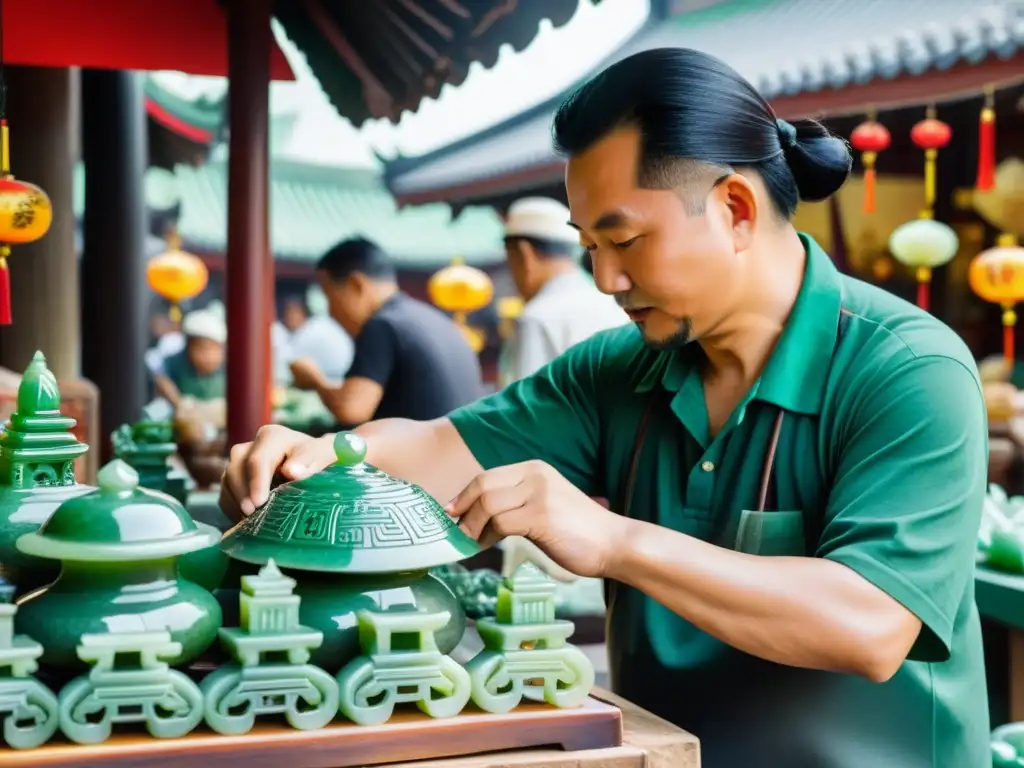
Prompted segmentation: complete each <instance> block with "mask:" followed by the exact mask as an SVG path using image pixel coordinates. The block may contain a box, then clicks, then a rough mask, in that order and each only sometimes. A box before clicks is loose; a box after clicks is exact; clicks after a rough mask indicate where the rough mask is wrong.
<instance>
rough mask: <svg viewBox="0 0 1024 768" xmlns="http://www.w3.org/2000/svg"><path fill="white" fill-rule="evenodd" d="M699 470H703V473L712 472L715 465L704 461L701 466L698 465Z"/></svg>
mask: <svg viewBox="0 0 1024 768" xmlns="http://www.w3.org/2000/svg"><path fill="white" fill-rule="evenodd" d="M700 468H701V469H703V470H704V471H705V472H712V471H714V469H715V463H714V462H713V461H705V462H704V463H703V464H701V465H700Z"/></svg>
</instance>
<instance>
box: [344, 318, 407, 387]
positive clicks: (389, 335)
mask: <svg viewBox="0 0 1024 768" xmlns="http://www.w3.org/2000/svg"><path fill="white" fill-rule="evenodd" d="M397 345H398V342H397V339H396V338H395V330H394V328H392V327H391V325H390V324H389V323H388V322H386V321H385V320H382V319H381V318H379V317H371V318H370V319H369V320H368V321H367V323H366V325H364V326H363V328H362V330H361V331H360V332H359V335H358V336H357V337H356V339H355V352H354V354H353V356H352V365H351V366H350V367H349V369H348V373H347V374H346V377H347V378H352V379H355V378H360V379H369V380H370V381H375V382H377V383H378V384H380V385H381V386H382V387H386V386H387V383H388V379H390V378H391V372H392V371H393V370H394V368H395V358H396V356H397V354H398V349H397Z"/></svg>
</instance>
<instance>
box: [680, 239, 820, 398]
mask: <svg viewBox="0 0 1024 768" xmlns="http://www.w3.org/2000/svg"><path fill="white" fill-rule="evenodd" d="M747 259H748V266H749V271H748V272H747V279H746V281H745V283H744V285H743V286H742V287H741V291H740V293H739V296H738V301H737V302H736V306H737V307H738V308H739V309H738V310H737V311H736V312H734V313H733V314H732V315H731V316H730V317H729V318H728V319H727V320H725V321H724V322H722V323H721V325H720V327H719V328H715V329H714V330H713V331H712V332H711V333H709V334H707V335H705V336H704V337H703V338H702V339H701V341H700V344H701V347H702V348H703V349H704V353H705V355H706V356H707V358H708V361H709V363H710V366H711V370H710V371H709V372H708V374H709V376H711V377H714V378H728V379H731V380H734V381H743V382H744V383H746V384H748V385H752V384H753V383H754V381H756V380H757V378H758V377H759V376H760V375H761V372H762V371H763V370H764V367H765V365H766V364H767V362H768V359H769V358H770V357H771V354H772V351H773V350H774V349H775V345H776V343H777V342H778V340H779V337H780V336H781V335H782V332H783V330H784V329H785V327H786V322H787V321H788V320H789V316H790V314H791V313H792V311H793V305H794V304H795V303H796V299H797V296H798V295H799V294H800V286H801V284H802V283H803V277H804V268H805V265H806V260H807V254H806V251H805V249H804V246H803V243H802V242H801V241H800V238H799V236H798V235H797V233H796V231H795V230H793V229H792V228H787V229H786V230H785V231H783V232H781V233H779V234H778V236H772V237H770V238H766V239H765V241H764V243H763V244H758V246H757V248H756V249H751V252H750V253H749V254H748V257H747Z"/></svg>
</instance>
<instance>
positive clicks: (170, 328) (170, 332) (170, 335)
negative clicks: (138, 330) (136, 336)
mask: <svg viewBox="0 0 1024 768" xmlns="http://www.w3.org/2000/svg"><path fill="white" fill-rule="evenodd" d="M149 333H150V336H151V337H152V345H151V346H150V347H149V349H147V350H146V354H145V356H144V358H143V359H144V361H145V363H146V368H147V369H148V370H149V372H150V374H151V375H155V374H156V373H157V372H158V371H159V370H160V368H161V366H162V365H163V363H164V360H166V359H167V358H168V357H170V356H171V355H175V354H177V353H179V352H181V351H182V350H183V349H185V335H184V334H183V333H182V332H181V328H180V323H178V322H176V321H175V320H174V319H173V318H172V317H171V316H170V313H168V312H167V311H164V312H158V313H154V314H153V315H150V318H149Z"/></svg>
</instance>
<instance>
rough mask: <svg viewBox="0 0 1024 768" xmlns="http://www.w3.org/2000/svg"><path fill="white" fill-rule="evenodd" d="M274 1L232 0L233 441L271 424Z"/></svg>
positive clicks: (229, 271) (229, 305) (229, 289)
mask: <svg viewBox="0 0 1024 768" xmlns="http://www.w3.org/2000/svg"><path fill="white" fill-rule="evenodd" d="M272 5H273V3H272V0H228V1H227V2H226V3H225V6H226V12H227V21H228V77H229V81H230V86H229V90H228V126H229V130H230V136H229V141H228V149H229V156H228V243H227V266H226V275H225V277H226V282H227V286H226V292H225V293H226V299H227V301H226V309H227V318H228V344H227V389H228V402H227V409H228V414H227V422H228V423H227V426H228V444H229V445H234V444H235V443H242V442H246V441H248V440H252V439H253V437H254V436H255V434H256V430H258V429H259V428H260V427H261V426H262V425H263V424H266V423H268V422H269V421H270V379H269V378H268V376H267V372H268V371H269V369H270V360H269V358H270V319H271V308H270V306H269V304H268V303H267V296H268V293H269V290H268V286H267V281H268V280H271V279H272V278H271V277H270V275H272V274H273V264H272V263H271V258H272V257H271V254H270V243H269V239H270V238H269V224H268V219H267V194H268V178H267V177H268V161H267V155H268V151H269V146H268V141H267V132H268V124H269V102H270V52H271V45H272V40H273V36H272V33H271V30H270V17H271V7H272Z"/></svg>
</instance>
